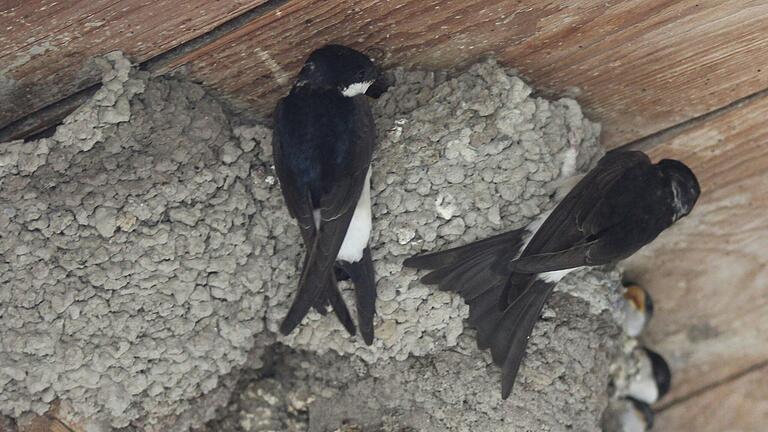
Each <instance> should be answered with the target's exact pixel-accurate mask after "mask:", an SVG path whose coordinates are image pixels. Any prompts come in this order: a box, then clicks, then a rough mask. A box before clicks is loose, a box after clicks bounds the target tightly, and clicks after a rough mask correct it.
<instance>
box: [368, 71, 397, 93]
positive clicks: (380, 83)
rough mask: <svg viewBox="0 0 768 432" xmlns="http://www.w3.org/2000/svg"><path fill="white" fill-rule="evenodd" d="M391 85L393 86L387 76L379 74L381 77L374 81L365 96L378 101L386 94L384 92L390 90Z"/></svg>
mask: <svg viewBox="0 0 768 432" xmlns="http://www.w3.org/2000/svg"><path fill="white" fill-rule="evenodd" d="M391 85H392V84H391V83H390V82H389V79H387V77H386V75H384V74H383V73H379V77H378V78H376V81H374V82H373V84H371V86H370V87H368V90H367V91H366V92H365V95H366V96H368V97H372V98H374V99H378V98H379V97H381V95H383V94H384V92H386V91H387V89H389V87H390V86H391Z"/></svg>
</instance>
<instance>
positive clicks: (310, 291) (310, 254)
mask: <svg viewBox="0 0 768 432" xmlns="http://www.w3.org/2000/svg"><path fill="white" fill-rule="evenodd" d="M379 76H380V72H379V69H378V68H377V66H376V65H375V64H374V63H373V61H372V60H371V59H370V58H369V57H367V56H366V55H365V54H363V53H361V52H359V51H356V50H354V49H352V48H349V47H346V46H343V45H325V46H323V47H321V48H318V49H316V50H315V51H313V52H312V53H311V54H310V55H309V57H308V58H307V59H306V61H305V62H304V65H303V67H302V68H301V70H300V72H299V74H298V76H297V78H296V81H295V82H294V84H293V86H292V87H291V89H290V92H289V94H288V95H287V96H285V97H284V98H283V99H281V100H280V101H279V102H278V104H277V106H276V107H275V111H274V130H273V136H272V149H273V157H274V165H275V172H276V175H277V178H278V180H279V183H280V189H281V191H282V194H283V198H284V200H285V205H286V207H287V208H288V211H289V213H290V215H291V217H293V218H294V219H295V220H296V222H297V224H298V226H299V230H300V231H301V237H302V240H303V242H304V245H305V247H306V254H305V257H304V261H303V266H302V270H301V276H300V278H299V283H298V289H297V291H296V294H295V296H294V298H293V302H292V303H291V306H290V308H289V310H288V313H287V314H286V316H285V318H284V319H283V321H282V323H281V324H280V332H281V333H282V334H283V335H288V334H290V333H291V332H292V331H293V330H294V329H295V328H296V327H297V326H298V325H299V324H300V323H301V321H302V320H303V319H304V317H305V316H306V314H307V313H308V312H309V310H310V309H311V308H315V309H316V310H317V311H318V312H319V313H321V314H322V315H325V314H326V313H327V307H328V306H329V305H330V306H331V308H332V309H333V311H334V313H335V315H336V316H337V318H338V319H339V321H340V322H341V324H342V325H343V326H344V328H345V329H346V330H347V331H348V332H349V334H350V335H353V336H354V335H355V333H356V329H355V324H354V322H353V320H352V317H351V316H350V313H349V310H348V309H347V306H346V304H345V302H344V299H343V298H342V297H341V293H340V292H339V288H338V285H337V278H336V275H337V274H339V275H340V276H342V277H346V278H348V279H351V281H352V283H353V284H354V287H355V300H356V306H357V315H358V321H359V322H358V324H359V326H360V334H361V335H362V337H363V340H364V341H365V343H366V344H367V345H371V344H372V343H373V333H374V331H373V317H374V315H375V310H376V281H375V272H374V267H373V260H372V256H371V250H370V247H369V245H368V240H369V238H370V234H371V229H372V214H371V188H370V180H371V159H372V156H373V151H374V148H375V146H376V127H375V124H374V120H373V115H372V113H371V108H370V106H369V104H368V100H367V96H365V94H366V92H367V91H368V90H369V88H371V87H372V85H373V84H374V83H376V82H377V79H378V78H379ZM374 88H375V89H376V91H375V92H374V91H373V90H372V93H375V94H373V95H372V96H374V97H378V96H380V93H381V92H383V91H384V90H386V88H384V87H382V86H381V85H377V86H374Z"/></svg>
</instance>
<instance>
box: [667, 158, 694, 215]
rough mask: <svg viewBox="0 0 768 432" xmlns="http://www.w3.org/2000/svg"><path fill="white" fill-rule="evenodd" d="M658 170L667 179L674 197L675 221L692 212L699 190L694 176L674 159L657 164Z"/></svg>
mask: <svg viewBox="0 0 768 432" xmlns="http://www.w3.org/2000/svg"><path fill="white" fill-rule="evenodd" d="M657 165H658V167H659V170H661V172H662V173H663V174H664V175H665V176H666V177H667V178H668V179H669V182H670V187H671V188H672V194H673V196H674V204H673V205H674V206H675V217H674V220H675V221H677V220H678V219H680V218H681V217H683V216H685V215H687V214H688V213H690V212H691V210H693V206H694V204H696V200H697V199H699V194H700V193H701V188H700V187H699V181H698V180H697V179H696V175H695V174H693V171H691V169H690V168H688V167H687V166H686V165H685V164H684V163H682V162H680V161H678V160H674V159H664V160H661V161H659V163H658V164H657Z"/></svg>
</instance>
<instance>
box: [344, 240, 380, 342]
mask: <svg viewBox="0 0 768 432" xmlns="http://www.w3.org/2000/svg"><path fill="white" fill-rule="evenodd" d="M340 265H341V267H342V269H344V271H345V272H346V273H347V274H348V275H349V278H350V279H351V280H352V283H353V284H354V285H355V297H356V301H357V320H358V323H357V324H358V326H360V334H361V335H362V336H363V341H365V344H366V345H371V344H373V316H374V315H375V314H376V275H375V273H374V269H373V259H372V257H371V249H370V248H369V247H366V248H365V250H363V257H362V258H361V259H360V261H358V262H354V263H349V262H345V261H342V262H341V263H340Z"/></svg>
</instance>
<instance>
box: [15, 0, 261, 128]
mask: <svg viewBox="0 0 768 432" xmlns="http://www.w3.org/2000/svg"><path fill="white" fill-rule="evenodd" d="M265 1H266V0H220V1H216V2H210V1H206V0H189V1H178V0H122V1H117V0H78V1H54V0H12V1H3V2H2V4H1V5H0V29H3V31H2V32H0V127H2V126H5V125H7V124H8V123H10V122H11V121H13V120H16V119H18V118H20V117H21V116H23V115H25V114H28V113H30V112H33V111H35V110H37V109H40V108H42V107H44V106H46V105H48V104H50V103H52V102H54V101H56V100H59V99H61V98H63V97H65V96H68V95H70V94H73V93H75V92H77V91H78V90H81V89H83V88H85V87H88V86H89V85H92V84H94V83H96V82H98V80H99V77H100V73H99V71H98V68H97V67H95V65H94V64H92V63H91V62H90V61H89V60H90V59H91V58H93V57H94V56H97V55H101V54H105V53H107V52H110V51H114V50H122V51H124V52H125V53H126V54H127V55H128V56H129V57H130V58H132V59H133V60H134V61H137V62H141V61H144V60H146V59H148V58H150V57H153V56H155V55H157V54H160V53H162V52H165V51H167V50H169V49H171V48H173V47H175V46H177V45H179V44H181V43H182V42H185V41H187V40H190V39H192V38H194V37H196V36H199V35H201V34H204V33H206V32H207V31H209V30H211V29H212V28H214V27H216V26H217V25H219V24H221V23H223V22H225V21H227V20H230V19H232V18H234V17H236V16H238V15H240V14H242V13H243V12H246V11H248V10H249V9H252V8H254V7H256V6H258V5H260V4H262V3H264V2H265Z"/></svg>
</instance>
